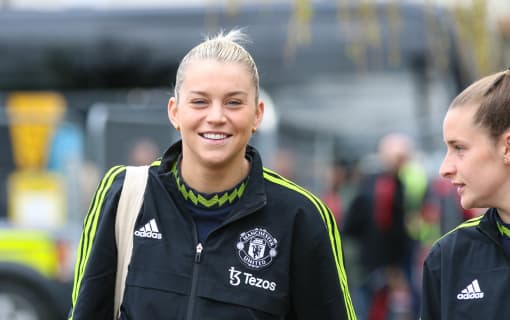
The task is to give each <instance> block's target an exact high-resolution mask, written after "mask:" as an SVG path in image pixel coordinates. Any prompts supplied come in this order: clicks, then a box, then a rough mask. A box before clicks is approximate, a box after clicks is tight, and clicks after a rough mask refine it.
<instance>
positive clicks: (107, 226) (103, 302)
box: [68, 166, 125, 320]
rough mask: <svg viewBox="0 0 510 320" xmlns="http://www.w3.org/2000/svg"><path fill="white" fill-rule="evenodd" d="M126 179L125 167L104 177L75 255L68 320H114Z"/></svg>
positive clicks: (89, 211)
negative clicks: (120, 217) (118, 218)
mask: <svg viewBox="0 0 510 320" xmlns="http://www.w3.org/2000/svg"><path fill="white" fill-rule="evenodd" d="M124 176H125V167H124V166H117V167H113V168H111V169H110V170H109V171H108V172H107V173H106V174H105V175H104V177H103V178H102V180H101V182H100V183H99V186H98V188H97V190H96V193H95V194H94V197H93V198H92V201H91V203H90V206H89V209H88V212H87V215H86V216H85V220H84V222H83V231H82V235H81V239H80V243H79V246H78V251H77V254H76V256H77V257H76V265H75V271H74V285H73V292H72V297H71V300H72V308H71V310H70V312H69V317H68V319H69V320H85V319H87V320H88V319H95V320H103V319H105V320H106V319H108V320H111V319H112V318H113V298H114V290H115V275H116V271H117V246H116V243H115V217H116V210H117V203H118V201H119V197H120V191H121V189H122V183H123V181H124Z"/></svg>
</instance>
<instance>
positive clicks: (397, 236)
mask: <svg viewBox="0 0 510 320" xmlns="http://www.w3.org/2000/svg"><path fill="white" fill-rule="evenodd" d="M411 146H412V145H411V140H410V139H409V137H407V136H406V135H403V134H400V133H391V134H387V135H385V136H383V137H382V138H381V139H380V141H379V144H378V156H379V157H378V159H379V161H380V165H381V166H380V167H381V170H380V171H379V172H376V173H374V174H369V175H366V176H365V177H363V179H362V181H361V182H360V185H359V189H358V192H357V193H356V195H355V196H354V198H353V200H352V202H351V203H350V206H349V209H348V212H347V215H346V217H345V220H344V224H343V227H342V231H343V233H344V234H345V235H346V236H351V237H353V238H355V239H357V240H358V241H359V242H360V257H359V259H360V264H361V268H362V269H363V272H362V275H361V277H362V280H361V281H362V283H361V284H360V288H358V290H357V295H356V298H357V299H355V300H354V302H355V305H356V307H357V309H358V311H359V312H360V313H359V317H360V318H362V319H369V320H383V319H384V320H388V319H413V316H414V314H413V313H414V312H415V311H414V310H415V309H416V308H415V306H414V299H413V294H412V288H411V287H410V283H409V271H408V269H409V256H410V250H411V239H410V237H409V235H408V232H407V228H406V224H405V216H406V212H405V204H406V200H405V190H404V184H403V182H402V181H401V178H400V175H399V173H400V170H401V169H402V168H403V166H404V165H405V164H406V163H407V161H408V160H409V158H410V156H411V150H412V149H411Z"/></svg>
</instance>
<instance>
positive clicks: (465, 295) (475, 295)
mask: <svg viewBox="0 0 510 320" xmlns="http://www.w3.org/2000/svg"><path fill="white" fill-rule="evenodd" d="M482 298H483V292H477V293H459V294H458V295H457V299H459V300H470V299H482Z"/></svg>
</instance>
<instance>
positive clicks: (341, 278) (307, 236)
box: [290, 199, 356, 320]
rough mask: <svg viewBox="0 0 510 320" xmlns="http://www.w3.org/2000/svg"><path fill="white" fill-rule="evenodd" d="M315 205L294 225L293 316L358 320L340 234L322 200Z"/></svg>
mask: <svg viewBox="0 0 510 320" xmlns="http://www.w3.org/2000/svg"><path fill="white" fill-rule="evenodd" d="M315 200H316V199H315ZM313 204H314V206H311V207H310V208H309V209H308V210H304V211H308V212H301V213H300V214H298V215H297V217H296V221H295V225H294V232H295V236H294V240H293V245H292V259H291V279H290V280H291V283H290V287H291V289H290V290H291V308H292V311H291V314H292V315H293V316H292V317H291V319H299V320H315V319H339V320H341V319H349V320H352V319H356V315H355V312H354V307H353V305H352V301H351V297H350V294H349V287H348V283H347V275H346V272H345V266H344V261H343V251H342V245H341V241H340V233H339V232H338V229H337V227H336V224H335V221H334V217H333V215H332V214H331V212H330V210H329V209H328V208H327V207H326V206H325V205H324V204H323V203H322V202H321V201H319V200H317V201H314V202H313Z"/></svg>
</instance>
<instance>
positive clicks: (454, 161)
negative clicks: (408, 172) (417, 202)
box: [439, 105, 509, 209]
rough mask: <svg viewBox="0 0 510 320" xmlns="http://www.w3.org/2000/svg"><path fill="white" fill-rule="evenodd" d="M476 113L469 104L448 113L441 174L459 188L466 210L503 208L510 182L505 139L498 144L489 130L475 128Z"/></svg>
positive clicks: (445, 123) (445, 122)
mask: <svg viewBox="0 0 510 320" xmlns="http://www.w3.org/2000/svg"><path fill="white" fill-rule="evenodd" d="M476 110H477V106H471V105H468V106H458V107H455V108H453V109H450V110H449V111H448V112H447V114H446V117H445V119H444V122H443V137H444V142H445V144H446V146H447V152H446V155H445V158H444V160H443V163H442V164H441V167H440V170H439V173H440V175H441V176H443V177H444V178H447V179H448V180H450V182H451V183H452V184H453V185H454V186H456V187H457V192H458V194H459V196H460V199H461V204H462V207H463V208H465V209H470V208H487V207H496V208H501V207H502V205H503V204H504V201H505V199H506V198H507V195H506V194H504V193H506V191H507V188H508V187H507V186H506V184H508V183H509V182H508V180H509V179H508V175H509V169H508V165H505V164H504V156H505V153H506V152H508V151H507V148H506V147H505V141H504V140H505V139H503V137H502V138H501V139H500V140H498V141H497V142H496V143H494V141H493V140H491V138H490V136H489V134H488V131H487V130H486V129H484V128H482V127H480V126H477V125H475V124H474V123H473V115H474V113H475V111H476ZM503 190H504V191H503Z"/></svg>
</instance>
